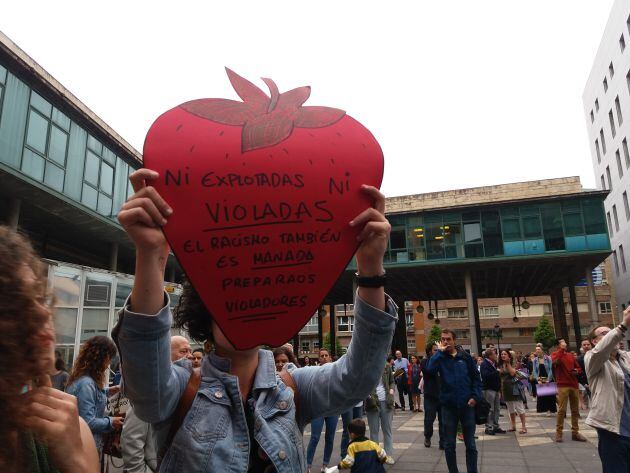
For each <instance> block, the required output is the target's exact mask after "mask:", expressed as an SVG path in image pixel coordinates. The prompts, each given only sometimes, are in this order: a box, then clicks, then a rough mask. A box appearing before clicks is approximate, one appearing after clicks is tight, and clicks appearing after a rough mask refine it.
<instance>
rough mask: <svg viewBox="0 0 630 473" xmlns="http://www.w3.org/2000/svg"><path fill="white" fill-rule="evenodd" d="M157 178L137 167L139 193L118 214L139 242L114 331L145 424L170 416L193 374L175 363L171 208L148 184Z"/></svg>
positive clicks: (132, 178) (130, 392) (127, 384)
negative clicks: (167, 285) (168, 269)
mask: <svg viewBox="0 0 630 473" xmlns="http://www.w3.org/2000/svg"><path fill="white" fill-rule="evenodd" d="M158 177H159V176H158V173H156V172H155V171H151V170H149V169H139V170H137V171H135V172H134V173H133V174H132V175H131V176H130V177H129V180H130V181H131V184H132V185H133V188H134V190H135V191H136V193H135V194H134V195H133V196H132V197H130V198H129V200H128V201H127V202H126V203H125V204H124V205H123V206H122V208H121V210H120V212H119V214H118V221H119V222H120V224H121V225H122V226H123V228H124V229H125V231H126V232H127V234H128V235H129V237H130V238H131V240H132V241H133V242H134V244H135V246H136V274H135V281H134V286H133V290H132V292H131V296H130V298H129V300H128V303H127V306H126V307H125V309H124V310H123V312H122V313H121V316H120V319H119V321H118V324H117V325H116V328H115V329H114V331H113V332H112V336H113V337H114V340H115V341H116V343H117V345H118V348H119V351H120V356H121V362H122V373H123V386H124V390H125V394H126V395H127V397H129V399H130V400H131V401H132V403H133V404H134V408H135V412H136V415H137V416H138V417H139V418H140V419H142V420H144V421H146V422H159V421H161V420H164V419H167V418H168V417H169V416H170V414H171V413H172V412H173V411H174V409H175V407H176V406H177V402H178V400H179V397H180V395H181V393H182V392H183V389H184V387H185V385H186V381H187V378H188V374H187V373H186V371H185V370H184V368H180V367H174V366H172V364H171V355H170V329H171V323H172V320H171V313H170V309H169V304H168V297H167V296H165V294H164V289H163V284H164V283H163V281H164V268H165V266H166V260H167V258H168V254H169V251H170V249H169V246H168V243H167V242H166V238H165V237H164V234H163V233H162V226H164V225H165V224H166V223H167V218H168V216H170V215H171V213H172V210H171V209H170V207H169V206H168V204H167V203H166V202H165V201H164V199H162V197H161V196H160V195H159V194H158V193H157V191H156V190H155V188H153V187H151V186H150V185H148V183H150V182H151V181H153V180H155V179H157V178H158ZM149 353H150V354H151V356H147V354H149Z"/></svg>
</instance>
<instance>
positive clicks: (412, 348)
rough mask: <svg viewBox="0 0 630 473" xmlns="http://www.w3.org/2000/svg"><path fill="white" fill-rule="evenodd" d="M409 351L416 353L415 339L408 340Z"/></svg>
mask: <svg viewBox="0 0 630 473" xmlns="http://www.w3.org/2000/svg"><path fill="white" fill-rule="evenodd" d="M407 350H409V351H416V339H415V338H408V339H407Z"/></svg>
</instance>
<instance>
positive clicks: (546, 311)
mask: <svg viewBox="0 0 630 473" xmlns="http://www.w3.org/2000/svg"><path fill="white" fill-rule="evenodd" d="M542 306H543V315H549V314H551V313H552V312H551V304H543V305H542Z"/></svg>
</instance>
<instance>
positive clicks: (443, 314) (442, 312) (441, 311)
mask: <svg viewBox="0 0 630 473" xmlns="http://www.w3.org/2000/svg"><path fill="white" fill-rule="evenodd" d="M436 315H437V318H438V319H444V318H446V317H447V316H448V311H447V310H446V309H438V311H437V314H436Z"/></svg>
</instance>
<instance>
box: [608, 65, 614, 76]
mask: <svg viewBox="0 0 630 473" xmlns="http://www.w3.org/2000/svg"><path fill="white" fill-rule="evenodd" d="M608 74H610V78H611V79H612V78H613V77H614V76H615V68H614V67H613V63H612V61H611V63H610V64H609V65H608Z"/></svg>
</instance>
